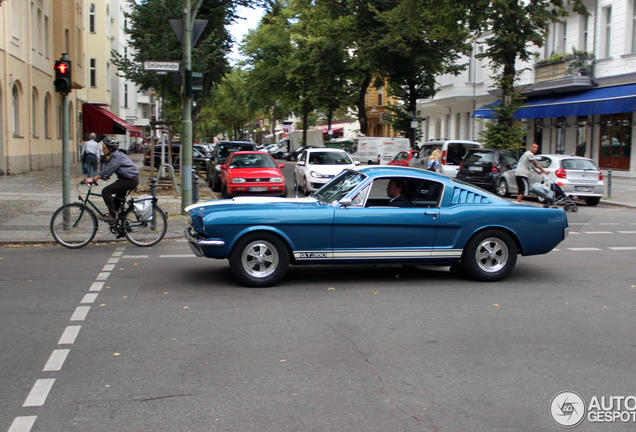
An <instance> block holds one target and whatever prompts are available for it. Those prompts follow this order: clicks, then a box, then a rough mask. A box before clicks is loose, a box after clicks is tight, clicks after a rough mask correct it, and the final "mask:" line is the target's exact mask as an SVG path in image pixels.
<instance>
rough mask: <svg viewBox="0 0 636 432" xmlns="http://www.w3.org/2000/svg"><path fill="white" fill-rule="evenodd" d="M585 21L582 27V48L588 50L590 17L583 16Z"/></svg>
mask: <svg viewBox="0 0 636 432" xmlns="http://www.w3.org/2000/svg"><path fill="white" fill-rule="evenodd" d="M581 19H582V20H583V23H582V25H581V27H582V28H583V34H582V35H581V45H580V46H581V48H580V49H581V50H583V51H587V41H588V36H589V33H590V17H581Z"/></svg>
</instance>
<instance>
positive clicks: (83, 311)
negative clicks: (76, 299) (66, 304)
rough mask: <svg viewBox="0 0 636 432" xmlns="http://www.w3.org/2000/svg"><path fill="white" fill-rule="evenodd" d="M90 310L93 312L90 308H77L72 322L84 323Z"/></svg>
mask: <svg viewBox="0 0 636 432" xmlns="http://www.w3.org/2000/svg"><path fill="white" fill-rule="evenodd" d="M89 310H91V307H90V306H78V307H76V308H75V312H73V316H71V321H84V320H85V319H86V315H88V311H89Z"/></svg>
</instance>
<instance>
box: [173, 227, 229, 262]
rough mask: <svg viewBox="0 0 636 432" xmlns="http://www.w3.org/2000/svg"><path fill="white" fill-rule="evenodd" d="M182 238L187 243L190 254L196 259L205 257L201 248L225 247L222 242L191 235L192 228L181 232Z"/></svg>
mask: <svg viewBox="0 0 636 432" xmlns="http://www.w3.org/2000/svg"><path fill="white" fill-rule="evenodd" d="M183 236H184V237H185V239H186V240H187V241H188V244H189V245H190V249H192V252H193V253H194V254H195V255H196V256H198V257H204V256H206V255H205V254H204V253H203V249H202V247H205V246H216V247H221V246H225V242H224V241H223V240H220V239H206V238H203V237H201V236H200V235H198V234H196V233H193V232H192V227H187V228H186V229H185V230H184V231H183Z"/></svg>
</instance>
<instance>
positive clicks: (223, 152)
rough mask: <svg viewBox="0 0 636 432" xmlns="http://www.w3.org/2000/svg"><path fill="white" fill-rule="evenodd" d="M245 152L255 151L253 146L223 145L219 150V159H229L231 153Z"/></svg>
mask: <svg viewBox="0 0 636 432" xmlns="http://www.w3.org/2000/svg"><path fill="white" fill-rule="evenodd" d="M245 150H254V145H253V144H247V143H246V144H238V143H237V144H222V145H220V146H219V148H218V149H217V154H216V156H217V157H220V158H224V157H228V156H229V154H230V152H233V151H245Z"/></svg>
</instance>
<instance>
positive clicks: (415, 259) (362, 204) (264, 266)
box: [184, 166, 568, 287]
mask: <svg viewBox="0 0 636 432" xmlns="http://www.w3.org/2000/svg"><path fill="white" fill-rule="evenodd" d="M390 180H393V181H394V184H396V183H397V184H399V185H401V186H402V187H401V191H402V196H403V197H405V198H406V199H407V200H408V201H407V202H408V203H409V204H408V205H407V206H404V207H393V206H392V205H391V204H392V203H391V202H390V198H389V197H388V196H387V187H388V183H389V181H390ZM186 211H187V212H188V213H189V214H190V217H191V219H192V220H191V223H190V226H189V227H188V228H187V229H186V230H185V233H184V235H185V237H186V239H187V240H188V242H189V244H190V246H191V248H192V250H193V252H194V253H195V255H197V256H205V257H208V258H220V259H225V258H228V259H229V262H230V269H231V270H232V273H233V274H234V276H235V277H236V278H237V279H238V280H239V281H240V282H241V283H242V284H244V285H245V286H250V287H264V286H271V285H273V284H275V283H276V282H278V281H279V280H280V279H281V278H282V277H283V276H284V275H285V273H286V272H287V269H288V267H289V264H290V263H291V264H365V263H369V264H377V263H404V264H409V263H410V264H416V263H427V264H438V265H445V266H449V265H450V266H454V265H461V267H462V268H463V269H464V270H465V272H466V273H467V274H468V275H469V276H470V277H472V278H474V279H477V280H482V281H497V280H500V279H502V278H504V277H505V276H507V275H508V274H509V273H510V272H511V271H512V269H513V268H514V266H515V263H516V261H517V254H521V255H524V256H526V255H537V254H545V253H548V252H550V251H551V250H552V249H553V248H554V247H555V246H556V245H558V244H559V243H560V242H561V241H563V240H564V239H565V238H566V237H567V235H568V222H567V218H566V215H565V212H564V211H563V210H560V209H555V208H540V207H535V206H531V205H526V204H516V203H512V202H510V201H507V200H505V199H502V198H499V197H497V196H495V195H492V194H490V193H488V192H486V191H484V190H481V189H478V188H475V187H472V186H470V185H468V184H466V183H462V182H460V181H458V180H455V179H451V178H448V177H445V176H443V175H441V174H437V173H433V172H429V171H423V170H419V169H415V168H404V167H393V166H391V167H389V166H375V167H365V168H361V169H357V170H347V171H343V172H342V173H341V174H339V175H338V176H337V177H336V178H334V179H333V180H332V181H331V182H329V183H327V184H326V185H325V186H323V187H322V188H321V189H320V190H318V191H317V192H316V193H314V194H312V195H311V196H310V197H308V198H297V199H293V198H291V199H285V198H266V197H239V198H234V199H231V200H213V201H206V202H203V203H199V204H195V205H192V206H189V207H187V208H186Z"/></svg>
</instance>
